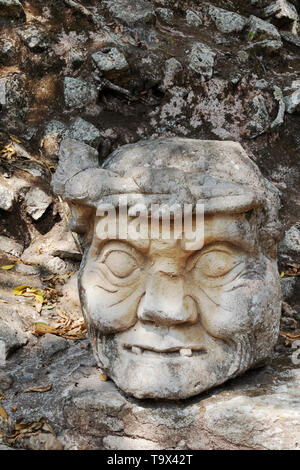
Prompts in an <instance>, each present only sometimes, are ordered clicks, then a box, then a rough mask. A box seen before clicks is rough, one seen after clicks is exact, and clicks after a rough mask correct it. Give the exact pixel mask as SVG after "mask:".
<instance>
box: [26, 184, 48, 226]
mask: <svg viewBox="0 0 300 470" xmlns="http://www.w3.org/2000/svg"><path fill="white" fill-rule="evenodd" d="M24 199H25V202H26V212H27V214H29V215H30V216H31V217H32V218H33V219H34V220H39V219H40V218H41V217H42V215H44V213H45V212H46V210H47V209H48V207H49V206H50V204H52V197H51V196H49V194H47V193H45V191H43V190H41V189H39V188H31V189H30V190H29V191H28V192H27V193H26V195H25V198H24Z"/></svg>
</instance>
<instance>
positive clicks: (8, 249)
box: [0, 235, 24, 258]
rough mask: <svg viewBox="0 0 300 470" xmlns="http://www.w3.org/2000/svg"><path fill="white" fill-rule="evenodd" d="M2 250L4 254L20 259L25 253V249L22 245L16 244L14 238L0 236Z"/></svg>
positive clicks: (0, 248)
mask: <svg viewBox="0 0 300 470" xmlns="http://www.w3.org/2000/svg"><path fill="white" fill-rule="evenodd" d="M0 250H1V251H4V253H7V254H9V255H12V256H15V257H16V258H19V257H20V256H21V255H22V253H23V251H24V247H23V245H21V243H18V242H16V241H15V240H13V239H12V238H8V237H4V236H3V235H0Z"/></svg>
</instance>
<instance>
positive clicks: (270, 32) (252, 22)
mask: <svg viewBox="0 0 300 470" xmlns="http://www.w3.org/2000/svg"><path fill="white" fill-rule="evenodd" d="M247 29H248V31H249V36H250V35H251V37H253V39H254V40H255V39H256V38H258V36H263V38H262V39H276V40H280V34H279V32H278V31H277V29H276V27H275V26H274V25H272V24H271V23H268V22H267V21H264V20H262V19H261V18H258V17H257V16H254V15H251V16H250V17H249V23H248V26H247Z"/></svg>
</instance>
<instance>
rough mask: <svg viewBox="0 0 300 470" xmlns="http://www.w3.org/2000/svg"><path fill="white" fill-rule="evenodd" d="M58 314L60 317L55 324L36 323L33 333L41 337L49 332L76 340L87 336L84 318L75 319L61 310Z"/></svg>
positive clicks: (32, 328)
mask: <svg viewBox="0 0 300 470" xmlns="http://www.w3.org/2000/svg"><path fill="white" fill-rule="evenodd" d="M58 316H59V317H60V318H59V320H58V321H57V322H56V325H55V326H51V325H48V324H47V323H45V322H36V323H34V324H33V325H32V327H31V332H32V334H34V335H35V336H37V337H38V338H39V337H40V336H43V335H46V334H48V333H49V334H52V335H57V336H62V337H63V338H65V339H72V340H74V341H75V340H79V339H83V338H84V337H85V334H86V332H87V330H86V326H85V323H84V320H83V318H82V319H79V320H74V319H73V318H70V317H69V316H68V315H66V314H64V313H63V312H60V313H59V314H58Z"/></svg>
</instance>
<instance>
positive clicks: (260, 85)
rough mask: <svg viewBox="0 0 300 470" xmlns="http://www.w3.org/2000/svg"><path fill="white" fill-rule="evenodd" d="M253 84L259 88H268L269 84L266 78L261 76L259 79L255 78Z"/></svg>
mask: <svg viewBox="0 0 300 470" xmlns="http://www.w3.org/2000/svg"><path fill="white" fill-rule="evenodd" d="M254 86H255V88H258V89H259V90H265V89H266V88H268V86H269V84H268V82H267V81H266V80H264V79H263V78H262V79H261V80H256V82H255V85H254Z"/></svg>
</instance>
